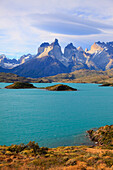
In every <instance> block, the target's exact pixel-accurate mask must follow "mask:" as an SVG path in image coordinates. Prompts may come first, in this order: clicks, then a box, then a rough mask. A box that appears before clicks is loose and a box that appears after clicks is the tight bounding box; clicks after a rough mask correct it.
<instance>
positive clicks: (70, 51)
mask: <svg viewBox="0 0 113 170" xmlns="http://www.w3.org/2000/svg"><path fill="white" fill-rule="evenodd" d="M76 52H77V49H76V47H74V46H73V44H72V43H70V44H68V45H67V46H66V47H65V49H64V57H66V58H68V59H70V58H71V57H72V56H74V55H75V54H76Z"/></svg>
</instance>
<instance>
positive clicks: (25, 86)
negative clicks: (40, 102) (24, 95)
mask: <svg viewBox="0 0 113 170" xmlns="http://www.w3.org/2000/svg"><path fill="white" fill-rule="evenodd" d="M5 88H6V89H34V88H37V87H35V86H33V84H30V83H23V82H15V83H13V84H11V85H9V86H6V87H5Z"/></svg>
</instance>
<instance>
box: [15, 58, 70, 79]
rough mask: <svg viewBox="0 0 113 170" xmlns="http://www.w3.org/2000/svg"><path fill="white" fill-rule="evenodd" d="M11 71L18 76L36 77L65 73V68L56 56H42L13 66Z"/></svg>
mask: <svg viewBox="0 0 113 170" xmlns="http://www.w3.org/2000/svg"><path fill="white" fill-rule="evenodd" d="M12 72H13V73H15V74H17V75H19V76H24V77H32V78H37V77H46V76H50V75H56V74H59V73H65V72H67V68H66V67H65V66H64V65H63V64H62V63H61V62H60V61H59V60H57V59H56V58H52V57H50V56H45V57H44V56H43V57H41V58H34V59H32V60H30V61H28V62H26V63H24V64H22V65H20V66H18V67H15V68H14V69H12Z"/></svg>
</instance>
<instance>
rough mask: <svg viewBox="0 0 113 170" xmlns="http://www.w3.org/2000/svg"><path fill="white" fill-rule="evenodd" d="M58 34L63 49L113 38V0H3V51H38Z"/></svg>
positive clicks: (12, 53) (15, 53) (15, 54)
mask: <svg viewBox="0 0 113 170" xmlns="http://www.w3.org/2000/svg"><path fill="white" fill-rule="evenodd" d="M55 38H57V39H58V40H59V44H60V45H61V46H62V49H63V48H64V47H65V46H66V45H67V44H69V43H70V42H72V43H73V44H74V46H76V47H78V46H82V47H83V49H85V48H90V47H91V45H92V44H93V43H94V42H96V41H104V42H107V41H113V0H0V54H5V55H6V56H7V57H8V58H17V59H18V58H19V57H20V56H22V55H24V54H28V53H31V54H36V53H37V49H38V47H39V46H40V44H41V43H42V42H49V43H51V42H53V41H54V39H55Z"/></svg>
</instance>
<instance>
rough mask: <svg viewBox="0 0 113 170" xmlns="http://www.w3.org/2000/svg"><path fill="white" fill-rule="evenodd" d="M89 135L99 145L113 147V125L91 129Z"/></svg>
mask: <svg viewBox="0 0 113 170" xmlns="http://www.w3.org/2000/svg"><path fill="white" fill-rule="evenodd" d="M87 132H88V133H89V137H90V138H91V140H93V141H95V142H96V144H97V145H99V146H102V147H105V148H110V149H113V125H110V126H109V125H106V126H104V127H100V128H99V129H98V130H96V131H95V130H89V131H87Z"/></svg>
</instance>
